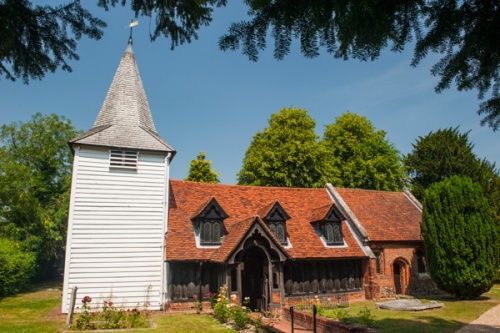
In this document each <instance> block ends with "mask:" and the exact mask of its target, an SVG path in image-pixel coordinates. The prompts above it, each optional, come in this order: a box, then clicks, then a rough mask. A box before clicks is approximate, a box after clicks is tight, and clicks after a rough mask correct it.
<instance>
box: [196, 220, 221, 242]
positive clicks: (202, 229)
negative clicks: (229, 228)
mask: <svg viewBox="0 0 500 333" xmlns="http://www.w3.org/2000/svg"><path fill="white" fill-rule="evenodd" d="M208 225H209V226H210V228H209V229H210V237H209V239H207V235H206V230H207V228H206V226H208ZM216 228H218V237H217V239H215V238H214V231H215V229H216ZM199 230H200V245H221V244H222V237H223V234H222V220H219V219H201V220H200V222H199Z"/></svg>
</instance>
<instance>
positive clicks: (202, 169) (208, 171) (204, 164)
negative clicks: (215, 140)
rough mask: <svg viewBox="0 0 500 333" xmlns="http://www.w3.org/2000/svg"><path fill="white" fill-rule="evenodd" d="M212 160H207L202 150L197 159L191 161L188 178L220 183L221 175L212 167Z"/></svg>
mask: <svg viewBox="0 0 500 333" xmlns="http://www.w3.org/2000/svg"><path fill="white" fill-rule="evenodd" d="M211 165H212V162H211V161H205V153H204V152H203V151H201V152H200V153H199V154H198V156H197V157H196V159H195V160H192V161H191V165H190V166H189V174H188V176H187V178H186V180H190V181H193V182H200V183H212V184H218V183H220V181H219V175H218V174H217V173H216V172H215V171H214V170H213V169H212V166H211Z"/></svg>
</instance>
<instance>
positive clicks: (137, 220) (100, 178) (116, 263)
mask: <svg viewBox="0 0 500 333" xmlns="http://www.w3.org/2000/svg"><path fill="white" fill-rule="evenodd" d="M109 154H110V152H109V150H108V149H104V148H96V147H81V148H80V149H79V151H78V152H75V164H74V169H73V173H74V175H73V182H74V184H72V198H71V206H70V209H71V212H70V220H69V222H68V248H67V254H66V261H67V262H66V266H65V275H66V276H65V280H64V290H63V293H64V296H63V309H62V310H63V312H65V313H66V312H67V311H68V308H67V307H68V304H69V299H70V293H71V289H72V288H73V287H74V286H77V287H78V295H77V305H78V304H80V305H81V303H80V301H81V299H82V298H83V297H84V296H86V295H88V296H90V297H92V303H91V306H94V307H95V306H99V305H100V306H102V304H103V302H104V301H112V302H113V303H114V304H116V305H118V306H122V307H124V308H133V307H136V306H140V307H142V306H143V305H144V303H145V302H146V301H147V302H149V305H148V308H150V309H153V310H154V309H159V308H160V305H161V303H162V301H163V297H162V290H163V288H162V278H163V274H164V272H163V269H164V261H163V251H164V250H163V241H164V230H165V226H164V225H163V224H164V223H166V222H165V214H166V211H165V209H166V205H165V202H164V201H165V191H166V190H167V186H166V179H167V175H168V165H167V164H166V163H165V156H166V153H165V154H155V153H149V152H142V151H141V152H139V154H138V155H137V156H138V160H137V167H136V168H135V169H134V170H120V169H114V168H110V156H109Z"/></svg>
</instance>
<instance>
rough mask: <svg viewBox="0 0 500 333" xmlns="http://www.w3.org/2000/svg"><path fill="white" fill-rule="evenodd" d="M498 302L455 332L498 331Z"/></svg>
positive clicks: (493, 332) (478, 332) (499, 325)
mask: <svg viewBox="0 0 500 333" xmlns="http://www.w3.org/2000/svg"><path fill="white" fill-rule="evenodd" d="M499 332H500V304H499V305H497V306H495V307H493V308H491V309H489V310H488V311H486V312H485V313H483V314H482V315H481V316H480V317H479V318H477V319H476V320H474V321H473V322H471V323H470V324H468V325H465V326H464V327H462V328H461V329H459V330H458V331H456V332H455V333H499Z"/></svg>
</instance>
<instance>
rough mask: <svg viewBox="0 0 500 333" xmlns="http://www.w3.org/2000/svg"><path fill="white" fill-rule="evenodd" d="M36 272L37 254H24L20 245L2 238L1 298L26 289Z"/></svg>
mask: <svg viewBox="0 0 500 333" xmlns="http://www.w3.org/2000/svg"><path fill="white" fill-rule="evenodd" d="M35 270H36V256H35V254H33V253H31V252H24V251H23V250H22V249H21V247H20V246H19V244H17V243H15V242H13V241H11V240H8V239H4V238H0V297H3V296H6V295H12V294H15V293H17V292H19V291H21V290H23V289H26V288H27V287H28V286H29V282H30V280H31V278H32V277H33V276H34V275H35Z"/></svg>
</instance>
